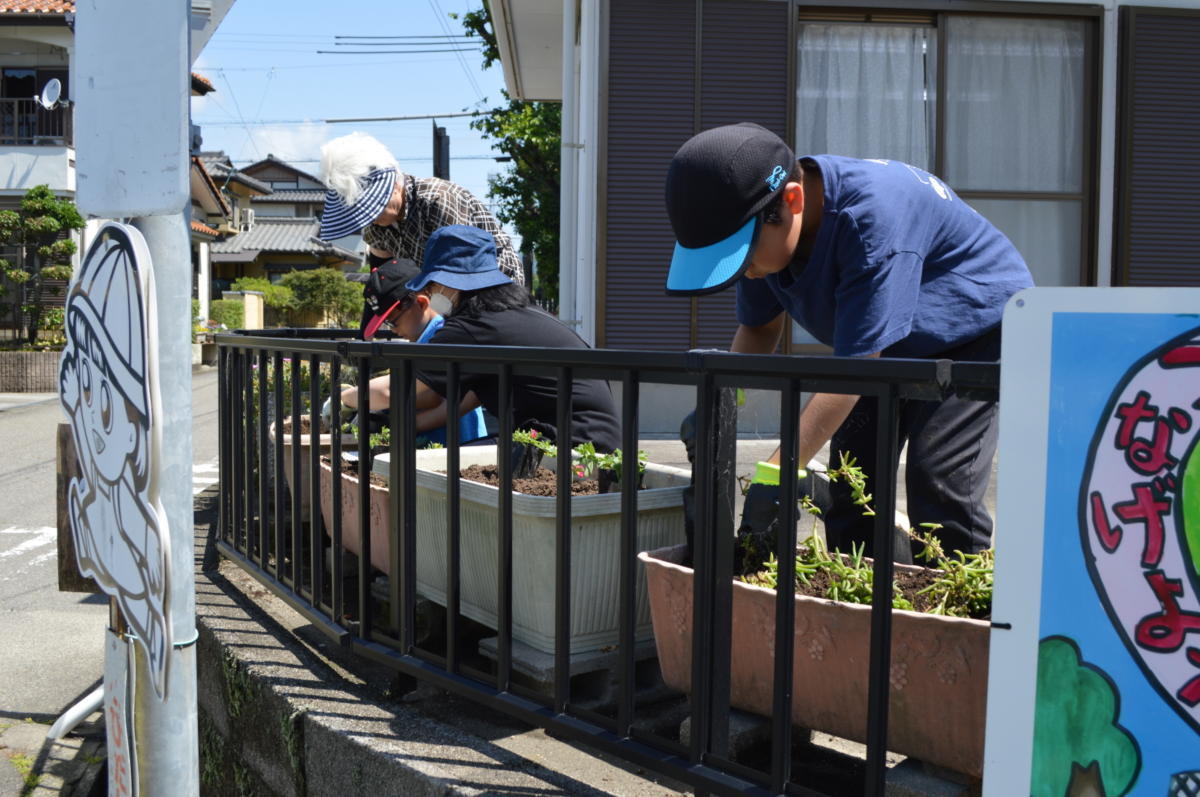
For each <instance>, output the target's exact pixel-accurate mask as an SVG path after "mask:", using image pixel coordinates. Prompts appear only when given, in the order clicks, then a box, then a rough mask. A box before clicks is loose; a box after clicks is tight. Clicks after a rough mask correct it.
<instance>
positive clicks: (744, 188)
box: [666, 122, 796, 295]
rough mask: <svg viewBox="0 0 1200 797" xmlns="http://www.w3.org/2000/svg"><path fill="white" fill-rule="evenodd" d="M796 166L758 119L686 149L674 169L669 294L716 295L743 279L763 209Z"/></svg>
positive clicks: (700, 137) (717, 131) (707, 135)
mask: <svg viewBox="0 0 1200 797" xmlns="http://www.w3.org/2000/svg"><path fill="white" fill-rule="evenodd" d="M795 163H796V156H795V155H794V154H793V153H792V150H791V147H789V146H788V145H787V144H785V143H784V142H783V139H781V138H780V137H779V136H777V135H775V134H774V133H772V132H771V131H770V130H767V129H766V128H765V127H762V126H761V125H756V124H754V123H753V122H740V123H738V124H735V125H724V126H722V127H714V128H712V129H711V130H705V131H704V132H702V133H697V134H696V135H694V136H692V137H691V138H690V139H688V141H687V142H686V143H685V144H684V145H683V146H682V147H680V148H679V151H678V152H676V153H675V157H674V158H672V159H671V166H670V169H669V170H668V171H667V192H666V198H667V216H669V217H670V219H671V227H672V228H673V229H674V231H675V239H676V244H675V253H674V254H673V255H672V257H671V269H670V271H669V272H668V273H667V293H669V294H682V295H699V294H705V293H715V292H717V291H720V290H724V289H725V288H728V287H729V286H730V285H732V284H733V283H734V282H736V281H737V280H738V278H739V277H741V276H742V272H744V271H745V270H746V266H747V265H749V263H750V253H751V252H752V251H753V250H754V244H755V242H756V241H757V240H758V230H759V226H760V225H761V224H762V221H761V219H760V214H761V212H762V210H763V208H765V207H767V205H768V204H770V203H771V201H772V200H773V199H774V198H775V197H776V196H777V195H778V194H779V192H780V191H782V190H783V186H784V185H785V184H786V183H787V181H788V177H789V175H790V174H791V173H792V168H793V166H794V164H795Z"/></svg>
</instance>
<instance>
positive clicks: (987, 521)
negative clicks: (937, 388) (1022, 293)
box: [825, 327, 1000, 561]
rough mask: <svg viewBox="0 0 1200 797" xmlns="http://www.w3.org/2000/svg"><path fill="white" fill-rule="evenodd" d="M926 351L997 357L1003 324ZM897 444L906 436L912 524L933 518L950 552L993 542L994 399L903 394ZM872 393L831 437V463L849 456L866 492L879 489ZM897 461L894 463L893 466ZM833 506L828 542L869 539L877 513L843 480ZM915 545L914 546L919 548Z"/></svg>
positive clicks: (869, 544) (903, 556)
mask: <svg viewBox="0 0 1200 797" xmlns="http://www.w3.org/2000/svg"><path fill="white" fill-rule="evenodd" d="M928 359H948V360H973V361H980V362H991V361H996V360H999V359H1000V329H999V327H997V328H996V329H995V330H993V331H991V332H988V333H986V334H984V335H982V336H981V337H979V338H977V339H975V340H973V341H971V342H969V343H966V344H964V345H962V346H959V347H957V348H955V349H952V350H950V351H947V352H943V353H941V354H938V355H936V356H935V357H930V358H928ZM899 414H900V417H899V423H898V426H899V442H898V445H897V451H899V450H900V449H901V448H903V447H904V444H905V443H906V442H907V443H908V460H907V468H906V474H905V475H906V478H905V487H906V490H907V497H908V517H909V521H910V522H911V524H912V525H913V526H914V527H917V528H920V524H921V523H938V524H941V529H939V530H938V531H937V532H936V535H937V537H938V538H939V539H940V540H941V542H942V546H943V548H945V550H946V553H947V555H949V554H950V553H951V552H952V551H956V550H961V551H963V552H965V553H976V552H978V551H981V550H983V549H984V548H987V547H989V546H990V545H991V544H992V542H991V538H992V518H991V516H990V515H989V514H988V511H987V508H986V506H985V505H984V496H985V493H986V492H987V486H988V479H989V478H990V477H991V472H992V459H993V457H994V456H995V453H996V438H997V405H996V402H992V401H967V400H965V399H961V398H958V397H956V396H951V397H950V398H948V399H945V400H943V401H916V400H910V399H905V400H901V401H900V403H899ZM877 421H878V410H877V407H876V400H875V399H874V398H867V397H863V398H860V399H859V400H858V403H857V404H856V405H855V406H854V409H853V410H852V411H851V412H850V415H849V416H848V417H847V418H846V420H845V422H844V423H842V425H841V427H840V428H839V429H838V430H837V432H835V433H834V435H833V439H832V440H831V441H830V444H829V459H830V462H829V465H830V467H834V466H836V465H837V464H838V462H839V461H840V457H839V453H840V452H842V451H845V452H847V453H849V454H851V455H853V456H854V458H855V459H856V460H857V461H858V464H859V465H860V466H861V467H862V469H863V472H864V473H865V474H866V477H867V492H868V493H870V494H872V495H876V494H878V490H877V488H876V487H875V486H874V485H877V484H878V479H877V476H876V454H875V448H876V424H877ZM898 464H899V463H898V462H896V461H893V462H892V463H891V472H892V473H893V474H895V473H896V468H897V465H898ZM831 492H832V500H833V506H832V507H831V508H830V510H829V512H828V513H827V514H826V517H825V532H826V535H827V538H828V541H829V544H830V547H838V548H841V550H843V551H849V550H850V545H851V543H854V544H860V543H862V544H865V546H866V553H867V555H868V556H870V555H871V551H872V549H873V547H874V545H873V543H874V536H875V533H874V520H875V519H874V518H872V517H864V516H863V514H862V508H861V507H857V506H855V505H854V504H853V503H851V500H850V491H849V489H848V488H847V487H846V484H845V481H844V480H839V481H838V482H837V483H836V484H834V485H832V489H831ZM919 549H920V546H919V545H918V546H916V548H914V550H919ZM896 559H897V560H898V561H910V559H909V552H908V551H904V550H901V549H899V548H898V549H897V552H896Z"/></svg>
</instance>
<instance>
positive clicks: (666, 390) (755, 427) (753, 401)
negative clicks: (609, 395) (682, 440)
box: [611, 382, 803, 439]
mask: <svg viewBox="0 0 1200 797" xmlns="http://www.w3.org/2000/svg"><path fill="white" fill-rule="evenodd" d="M611 385H612V391H613V398H614V399H615V400H616V402H617V408H618V410H619V409H620V407H621V392H622V391H621V383H620V382H613V383H611ZM802 398H803V397H802ZM638 404H639V406H638V436H639V437H651V438H653V437H663V438H667V439H674V438H676V437H678V435H679V424H680V423H681V422H682V421H683V418H684V416H685V415H687V414H688V413H689V412H691V411H692V409H693V408H694V407H695V406H696V389H695V388H694V387H690V386H688V385H654V384H644V385H642V386H641V400H640V401H639V403H638ZM738 435H739V436H742V437H747V438H755V437H762V438H776V437H779V393H777V392H776V391H773V390H747V391H746V403H745V404H743V405H742V406H741V407H740V408H739V409H738Z"/></svg>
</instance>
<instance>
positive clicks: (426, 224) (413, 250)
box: [363, 174, 525, 285]
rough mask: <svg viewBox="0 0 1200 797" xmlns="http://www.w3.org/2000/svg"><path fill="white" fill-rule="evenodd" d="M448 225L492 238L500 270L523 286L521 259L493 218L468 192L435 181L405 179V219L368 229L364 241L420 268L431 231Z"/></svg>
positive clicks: (405, 176)
mask: <svg viewBox="0 0 1200 797" xmlns="http://www.w3.org/2000/svg"><path fill="white" fill-rule="evenodd" d="M451 224H469V225H471V226H474V227H478V228H479V229H481V230H487V231H488V232H490V233H491V234H492V235H493V236H495V238H496V258H497V260H499V261H500V270H501V271H503V272H504V273H505V274H507V275H508V276H509V277H511V278H512V281H513V282H515V283H517V284H518V285H524V284H525V270H524V269H523V268H521V259H520V258H519V257H517V253H516V252H515V251H513V245H512V240H510V239H509V237H508V234H507V233H505V232H504V230H502V229H501V228H500V223H499V222H497V221H496V218H495V217H494V216H493V215H492V214H491V213H489V212H488V209H487V208H486V207H484V205H483V203H482V202H480V201H479V200H478V199H477V198H476V197H475V195H474V194H472V193H471V192H470V191H468V190H467V189H465V188H463V187H462V186H460V185H458V184H456V183H452V182H450V181H448V180H442V179H441V178H438V177H413V176H412V175H409V174H406V175H404V218H402V219H398V220H397V221H395V222H394V223H392V224H391V225H389V226H387V227H380V226H378V225H375V224H369V225H367V228H366V229H365V230H363V240H364V241H366V242H367V244H369V245H370V246H373V247H374V248H376V249H379V250H382V251H384V252H388V253H389V254H390V255H391V256H392V257H407V258H411V259H412V260H414V261H416V264H417V265H418V266H420V265H421V264H422V263H423V262H424V260H425V241H427V240H428V239H429V236H430V235H431V234H432V233H433V231H434V230H436V229H438V228H439V227H446V226H448V225H451Z"/></svg>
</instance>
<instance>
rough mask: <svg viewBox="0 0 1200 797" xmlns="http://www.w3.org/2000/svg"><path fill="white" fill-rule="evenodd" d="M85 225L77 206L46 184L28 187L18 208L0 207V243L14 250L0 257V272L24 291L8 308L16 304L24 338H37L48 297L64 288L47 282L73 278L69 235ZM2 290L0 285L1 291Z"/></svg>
mask: <svg viewBox="0 0 1200 797" xmlns="http://www.w3.org/2000/svg"><path fill="white" fill-rule="evenodd" d="M83 224H84V221H83V217H82V216H81V215H79V211H78V210H77V209H76V208H75V205H74V204H73V203H72V202H71V201H70V200H67V199H59V198H58V197H56V196H55V195H54V193H53V192H52V191H51V190H50V187H49V186H46V185H38V186H34V187H33V188H30V189H29V190H28V191H26V192H25V196H24V197H23V198H22V199H21V204H20V206H19V207H18V208H17V209H16V210H0V246H3V247H5V248H8V249H15V250H16V257H15V258H13V259H12V260H9V259H7V258H4V259H0V277H5V278H6V279H7V280H8V281H9V282H10V283H14V284H15V285H17V286H18V288H17V289H18V290H19V291H20V292H21V293H22V294H23V298H20V299H17V300H16V301H12V302H9V303H8V307H9V309H10V310H11V309H17V308H19V310H20V313H19V314H18V315H19V318H18V319H17V321H18V326H19V328H20V329H21V330H22V332H23V334H22V337H24V338H25V340H26V342H27V343H30V344H34V343H37V340H38V333H39V332H40V331H41V330H42V328H43V325H44V324H45V319H44V315H45V310H46V298H47V297H48V296H51V295H55V294H61V292H62V290H61V288H58V287H57V286H53V285H52V284H51V283H52V282H54V281H64V282H65V281H66V280H69V279H70V278H71V272H72V268H71V258H72V256H74V254H75V250H76V246H75V242H74V240H72V235H71V234H72V233H73V232H74V231H75V230H79V229H82V228H83ZM6 291H7V289H6V288H5V287H3V286H2V285H0V296H3V295H4V294H5V293H6ZM60 323H61V322H60Z"/></svg>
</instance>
